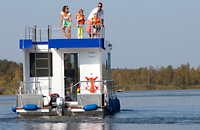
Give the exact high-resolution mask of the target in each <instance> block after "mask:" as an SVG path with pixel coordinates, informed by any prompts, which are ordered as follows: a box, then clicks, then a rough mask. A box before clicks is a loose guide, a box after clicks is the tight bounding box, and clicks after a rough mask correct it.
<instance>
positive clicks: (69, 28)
mask: <svg viewBox="0 0 200 130" xmlns="http://www.w3.org/2000/svg"><path fill="white" fill-rule="evenodd" d="M70 38H71V27H68V39H70Z"/></svg>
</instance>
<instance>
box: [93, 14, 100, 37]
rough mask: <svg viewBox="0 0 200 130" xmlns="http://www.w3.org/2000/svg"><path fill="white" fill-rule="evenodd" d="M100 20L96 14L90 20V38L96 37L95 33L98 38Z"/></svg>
mask: <svg viewBox="0 0 200 130" xmlns="http://www.w3.org/2000/svg"><path fill="white" fill-rule="evenodd" d="M100 24H101V22H100V18H99V17H98V15H97V13H95V14H94V17H93V18H92V25H93V35H92V38H93V37H94V36H95V35H96V36H97V33H98V38H99V37H100V34H99V32H100V30H101V27H100Z"/></svg>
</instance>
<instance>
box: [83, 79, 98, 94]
mask: <svg viewBox="0 0 200 130" xmlns="http://www.w3.org/2000/svg"><path fill="white" fill-rule="evenodd" d="M85 78H86V79H87V81H95V80H96V79H97V78H98V77H95V78H92V77H91V78H88V77H85ZM85 88H86V89H88V90H89V91H90V93H94V92H96V90H97V89H98V88H99V86H96V85H95V84H94V82H90V86H89V85H88V84H87V86H86V87H85Z"/></svg>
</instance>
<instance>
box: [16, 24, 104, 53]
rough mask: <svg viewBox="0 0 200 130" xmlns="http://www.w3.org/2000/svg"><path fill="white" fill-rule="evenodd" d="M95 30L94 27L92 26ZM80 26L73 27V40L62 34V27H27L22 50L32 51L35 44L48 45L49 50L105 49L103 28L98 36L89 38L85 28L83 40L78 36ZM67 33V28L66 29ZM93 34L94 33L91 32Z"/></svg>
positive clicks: (20, 44) (21, 43) (84, 27)
mask: <svg viewBox="0 0 200 130" xmlns="http://www.w3.org/2000/svg"><path fill="white" fill-rule="evenodd" d="M91 28H92V29H91V30H93V26H91ZM77 32H78V26H77V25H74V26H72V27H71V33H70V35H71V38H70V39H66V38H65V37H64V35H63V33H62V27H58V26H55V25H49V26H48V27H46V28H37V27H36V26H26V27H25V38H24V39H20V42H19V48H20V49H32V48H33V44H38V45H40V44H46V45H48V48H104V38H105V28H104V27H101V30H100V31H99V32H98V35H99V37H98V36H96V37H94V38H93V39H91V38H89V35H88V33H87V31H86V26H85V25H84V26H83V33H82V36H83V38H82V39H78V36H77ZM66 33H67V28H66ZM91 33H93V32H91Z"/></svg>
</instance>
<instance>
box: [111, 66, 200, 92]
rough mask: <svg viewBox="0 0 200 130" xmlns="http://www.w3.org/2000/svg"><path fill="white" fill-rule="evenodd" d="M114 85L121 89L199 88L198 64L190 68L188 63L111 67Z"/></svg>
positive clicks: (199, 73)
mask: <svg viewBox="0 0 200 130" xmlns="http://www.w3.org/2000/svg"><path fill="white" fill-rule="evenodd" d="M111 77H112V79H114V80H115V86H116V87H117V88H118V89H119V88H120V89H123V90H167V89H199V88H200V86H199V85H200V66H199V67H198V68H196V69H195V68H194V67H192V68H190V65H189V63H187V64H182V65H181V66H180V67H177V68H173V67H172V66H171V65H169V66H167V67H163V66H161V67H157V68H154V67H152V66H149V67H143V68H139V69H126V68H125V69H119V68H117V69H113V70H112V73H111Z"/></svg>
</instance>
